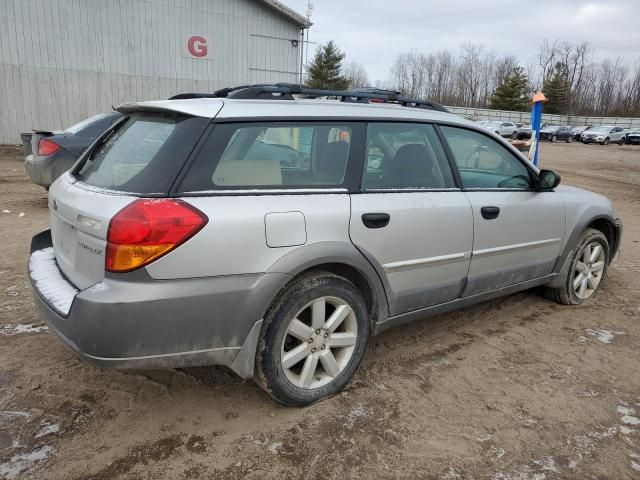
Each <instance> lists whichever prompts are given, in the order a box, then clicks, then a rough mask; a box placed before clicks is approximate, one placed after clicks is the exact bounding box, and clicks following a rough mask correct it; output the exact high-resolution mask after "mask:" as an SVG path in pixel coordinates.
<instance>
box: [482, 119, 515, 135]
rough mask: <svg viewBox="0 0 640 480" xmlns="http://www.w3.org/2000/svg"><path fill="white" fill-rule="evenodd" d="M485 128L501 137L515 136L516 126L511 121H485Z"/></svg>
mask: <svg viewBox="0 0 640 480" xmlns="http://www.w3.org/2000/svg"><path fill="white" fill-rule="evenodd" d="M483 127H484V128H486V129H487V130H489V131H491V132H494V133H495V134H496V135H500V136H501V137H509V138H515V136H516V134H517V131H518V127H517V125H516V124H515V123H513V122H487V123H485V124H484V125H483Z"/></svg>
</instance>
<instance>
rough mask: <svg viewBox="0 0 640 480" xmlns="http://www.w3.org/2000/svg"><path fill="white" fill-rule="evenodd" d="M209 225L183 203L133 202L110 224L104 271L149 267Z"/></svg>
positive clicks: (173, 200) (171, 201)
mask: <svg viewBox="0 0 640 480" xmlns="http://www.w3.org/2000/svg"><path fill="white" fill-rule="evenodd" d="M208 221H209V219H208V218H207V216H206V215H205V214H204V213H202V212H201V211H200V210H198V209H197V208H195V207H193V206H191V205H189V204H188V203H186V202H183V201H182V200H177V199H157V200H155V199H140V200H136V201H135V202H133V203H131V204H129V205H127V206H126V207H124V208H123V209H122V210H120V211H119V212H118V213H117V214H116V215H115V216H114V217H113V218H112V219H111V221H110V222H109V230H108V231H107V255H106V258H105V269H106V270H107V271H108V272H130V271H132V270H136V269H138V268H140V267H143V266H145V265H148V264H149V263H151V262H153V261H154V260H157V259H158V258H160V257H161V256H163V255H165V254H167V253H169V252H170V251H171V250H173V249H174V248H176V247H178V246H179V245H182V244H183V243H184V242H186V241H187V240H189V239H190V238H191V237H193V236H194V235H195V234H196V233H198V232H199V231H200V230H201V229H202V227H204V226H205V225H206V224H207V222H208Z"/></svg>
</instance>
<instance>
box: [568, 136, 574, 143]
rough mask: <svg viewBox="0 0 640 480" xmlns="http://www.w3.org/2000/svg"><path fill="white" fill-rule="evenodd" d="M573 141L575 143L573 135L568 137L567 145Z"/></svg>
mask: <svg viewBox="0 0 640 480" xmlns="http://www.w3.org/2000/svg"><path fill="white" fill-rule="evenodd" d="M572 141H573V138H571V135H569V136H568V137H567V143H571V142H572Z"/></svg>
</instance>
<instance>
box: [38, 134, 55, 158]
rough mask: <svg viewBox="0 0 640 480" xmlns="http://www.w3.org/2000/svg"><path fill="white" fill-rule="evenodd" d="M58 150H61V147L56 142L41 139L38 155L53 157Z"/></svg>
mask: <svg viewBox="0 0 640 480" xmlns="http://www.w3.org/2000/svg"><path fill="white" fill-rule="evenodd" d="M58 150H60V145H58V144H57V143H56V142H52V141H51V140H49V139H48V138H41V139H40V140H39V141H38V155H40V156H42V157H46V156H47V155H52V154H54V153H56V152H57V151H58Z"/></svg>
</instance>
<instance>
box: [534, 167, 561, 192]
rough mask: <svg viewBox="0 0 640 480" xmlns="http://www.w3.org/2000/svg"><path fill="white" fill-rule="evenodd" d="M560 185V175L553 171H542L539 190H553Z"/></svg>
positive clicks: (539, 178) (539, 176) (539, 177)
mask: <svg viewBox="0 0 640 480" xmlns="http://www.w3.org/2000/svg"><path fill="white" fill-rule="evenodd" d="M558 185H560V174H558V173H556V172H554V171H553V170H541V171H540V175H538V190H553V189H554V188H556V187H557V186H558Z"/></svg>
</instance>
